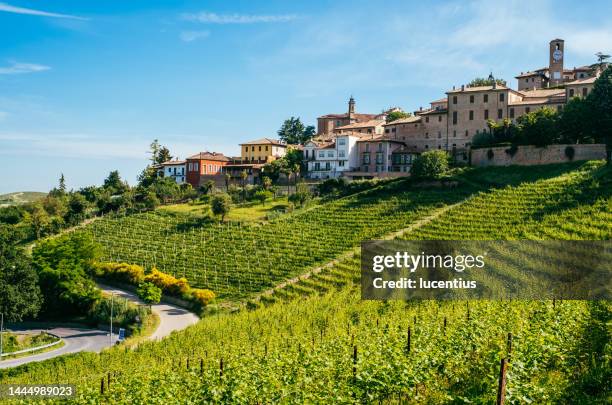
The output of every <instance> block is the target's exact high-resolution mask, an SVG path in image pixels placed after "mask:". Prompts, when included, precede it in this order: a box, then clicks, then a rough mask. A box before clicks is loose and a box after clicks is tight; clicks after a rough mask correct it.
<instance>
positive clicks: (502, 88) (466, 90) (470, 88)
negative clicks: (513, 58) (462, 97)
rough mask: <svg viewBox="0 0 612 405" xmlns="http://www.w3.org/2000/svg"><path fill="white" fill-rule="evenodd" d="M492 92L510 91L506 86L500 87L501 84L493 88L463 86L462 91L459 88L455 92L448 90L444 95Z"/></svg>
mask: <svg viewBox="0 0 612 405" xmlns="http://www.w3.org/2000/svg"><path fill="white" fill-rule="evenodd" d="M493 90H510V89H509V88H508V87H506V86H502V85H501V84H498V85H497V86H496V87H495V88H493V86H474V87H467V86H465V87H464V88H463V90H461V87H460V88H458V89H455V90H449V91H447V92H446V93H447V94H450V93H465V92H476V91H493Z"/></svg>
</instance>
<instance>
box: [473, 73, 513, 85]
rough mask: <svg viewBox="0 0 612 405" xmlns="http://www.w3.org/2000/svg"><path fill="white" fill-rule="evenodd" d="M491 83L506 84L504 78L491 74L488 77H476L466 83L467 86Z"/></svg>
mask: <svg viewBox="0 0 612 405" xmlns="http://www.w3.org/2000/svg"><path fill="white" fill-rule="evenodd" d="M493 83H497V84H498V85H500V86H506V84H507V83H506V81H505V80H504V79H495V78H493V75H490V76H489V77H488V78H486V79H485V78H484V77H477V78H475V79H474V80H472V81H471V82H469V83H468V87H480V86H492V85H493Z"/></svg>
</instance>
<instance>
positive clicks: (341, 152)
mask: <svg viewBox="0 0 612 405" xmlns="http://www.w3.org/2000/svg"><path fill="white" fill-rule="evenodd" d="M344 156H345V152H344V151H343V150H341V151H338V157H341V158H343V157H344Z"/></svg>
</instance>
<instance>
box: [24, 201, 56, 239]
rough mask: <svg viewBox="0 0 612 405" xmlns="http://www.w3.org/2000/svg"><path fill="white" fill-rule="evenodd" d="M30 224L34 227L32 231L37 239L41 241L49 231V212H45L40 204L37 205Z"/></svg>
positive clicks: (30, 218)
mask: <svg viewBox="0 0 612 405" xmlns="http://www.w3.org/2000/svg"><path fill="white" fill-rule="evenodd" d="M29 223H30V225H31V227H32V231H34V236H36V239H40V237H41V236H43V234H45V233H46V232H47V230H48V229H49V224H50V223H51V220H50V218H49V214H47V211H45V210H44V209H43V207H42V206H41V205H40V204H36V205H35V206H34V210H33V211H32V214H31V215H30V216H29Z"/></svg>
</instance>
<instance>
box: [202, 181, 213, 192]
mask: <svg viewBox="0 0 612 405" xmlns="http://www.w3.org/2000/svg"><path fill="white" fill-rule="evenodd" d="M214 188H215V182H214V181H212V180H208V181H207V182H206V183H204V185H203V186H202V191H203V192H204V194H210V193H211V192H212V190H213V189H214Z"/></svg>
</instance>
